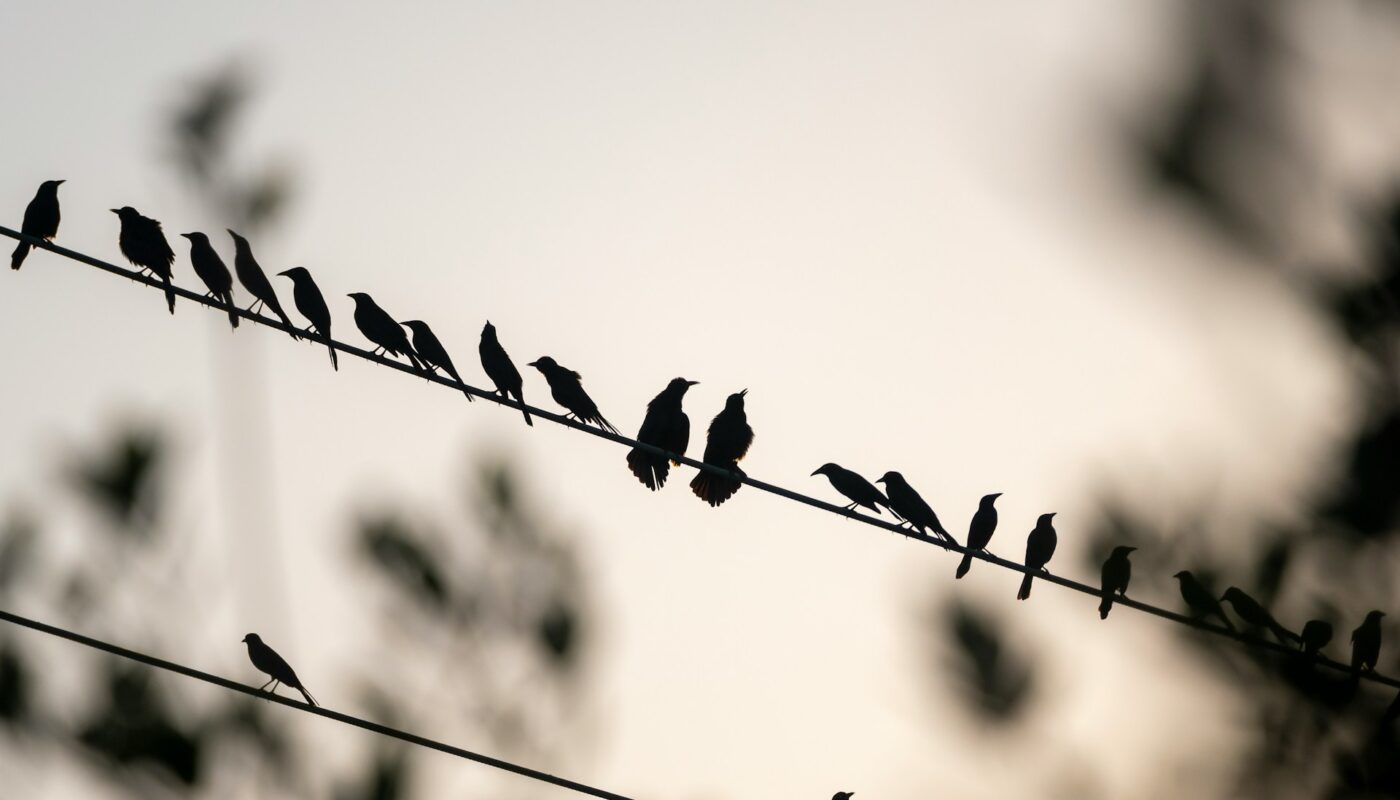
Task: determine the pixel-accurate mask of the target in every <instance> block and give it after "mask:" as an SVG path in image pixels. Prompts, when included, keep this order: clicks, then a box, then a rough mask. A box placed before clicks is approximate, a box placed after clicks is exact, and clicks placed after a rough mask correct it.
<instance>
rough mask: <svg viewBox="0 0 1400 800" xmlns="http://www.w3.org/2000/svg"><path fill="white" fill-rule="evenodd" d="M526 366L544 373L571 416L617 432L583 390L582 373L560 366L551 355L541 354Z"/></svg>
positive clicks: (551, 388)
mask: <svg viewBox="0 0 1400 800" xmlns="http://www.w3.org/2000/svg"><path fill="white" fill-rule="evenodd" d="M525 366H527V367H534V368H535V369H537V370H539V371H540V373H541V374H543V375H544V379H545V381H546V382H548V383H549V393H550V395H551V396H552V397H553V398H554V402H556V403H558V404H559V405H561V406H563V407H564V408H566V409H568V410H569V414H568V415H569V416H571V417H574V418H575V419H577V420H578V421H579V422H582V423H585V424H587V423H589V422H592V423H593V424H595V425H597V426H598V427H600V428H602V429H603V430H605V431H611V432H613V433H617V428H614V427H613V424H612V423H611V422H608V421H607V419H605V418H604V417H603V415H602V414H601V413H599V412H598V404H597V403H595V402H593V398H591V397H589V396H588V392H585V391H584V390H583V376H582V375H580V374H578V373H577V372H574V371H573V370H571V369H569V368H568V367H561V366H559V362H557V361H555V360H554V359H552V358H550V357H549V356H541V357H540V358H537V359H535V360H534V361H531V362H530V363H529V364H526V365H525Z"/></svg>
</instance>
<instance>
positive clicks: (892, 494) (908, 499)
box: [875, 471, 957, 545]
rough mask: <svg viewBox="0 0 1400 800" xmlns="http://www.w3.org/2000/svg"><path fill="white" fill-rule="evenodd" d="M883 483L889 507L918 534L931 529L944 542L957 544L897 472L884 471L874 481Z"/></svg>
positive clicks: (935, 515) (931, 510)
mask: <svg viewBox="0 0 1400 800" xmlns="http://www.w3.org/2000/svg"><path fill="white" fill-rule="evenodd" d="M875 482H876V483H883V484H885V496H886V497H888V498H889V501H890V503H889V509H890V511H891V512H893V513H894V515H895V516H897V517H902V518H903V519H904V521H905V522H907V523H909V525H910V526H912V527H913V528H914V530H916V531H918V532H919V533H920V534H925V535H926V532H927V531H928V530H932V531H933V532H934V533H936V534H938V535H939V536H940V537H941V538H942V539H943V540H944V543H945V545H946V544H957V541H956V540H955V539H954V538H953V536H952V534H950V533H948V531H947V530H946V529H945V528H944V527H943V523H941V522H939V521H938V515H937V514H935V513H933V509H932V508H929V505H928V503H926V502H924V498H922V497H920V496H919V493H918V492H916V491H914V487H913V486H910V485H909V482H908V481H906V480H905V479H904V476H903V475H901V474H899V473H898V472H893V471H891V472H886V473H885V474H884V475H881V476H880V477H879V478H878V479H876V481H875Z"/></svg>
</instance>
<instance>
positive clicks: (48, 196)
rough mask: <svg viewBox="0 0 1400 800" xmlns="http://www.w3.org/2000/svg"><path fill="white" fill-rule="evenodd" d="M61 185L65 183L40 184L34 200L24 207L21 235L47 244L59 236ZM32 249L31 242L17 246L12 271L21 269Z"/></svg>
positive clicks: (12, 260)
mask: <svg viewBox="0 0 1400 800" xmlns="http://www.w3.org/2000/svg"><path fill="white" fill-rule="evenodd" d="M61 183H63V181H44V182H43V183H41V184H39V191H37V192H35V193H34V199H33V200H30V201H29V205H27V206H25V207H24V221H23V222H22V223H21V224H20V226H19V229H20V232H21V233H27V234H29V235H30V236H34V237H37V238H40V239H43V240H44V241H46V242H52V241H53V237H55V236H57V235H58V219H59V213H58V186H59V184H61ZM30 247H31V245H30V244H29V242H20V243H19V244H17V245H15V252H14V253H13V254H11V255H10V269H19V268H20V265H21V264H23V263H24V258H25V256H27V255H29V248H30Z"/></svg>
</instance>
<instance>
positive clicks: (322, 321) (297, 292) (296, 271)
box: [277, 267, 340, 371]
mask: <svg viewBox="0 0 1400 800" xmlns="http://www.w3.org/2000/svg"><path fill="white" fill-rule="evenodd" d="M277 274H278V275H281V276H282V277H284V278H291V279H292V303H293V304H294V305H296V307H297V311H298V312H299V313H300V314H301V315H302V316H303V317H306V321H307V322H309V323H311V324H310V325H307V326H306V327H305V328H303V329H302V330H306V331H315V332H316V333H318V334H320V335H321V336H322V337H323V338H324V339H325V340H326V349H328V350H330V351H331V369H334V370H336V371H339V370H340V359H339V358H337V357H336V354H335V345H334V344H332V343H331V310H330V307H329V306H327V305H326V296H325V295H323V294H321V287H319V286H317V285H316V281H315V280H313V279H312V277H311V273H310V272H309V271H308V270H307V269H306V267H292V268H291V269H284V270H282V271H281V272H279V273H277Z"/></svg>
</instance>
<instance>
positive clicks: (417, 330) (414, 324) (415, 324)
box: [399, 319, 428, 335]
mask: <svg viewBox="0 0 1400 800" xmlns="http://www.w3.org/2000/svg"><path fill="white" fill-rule="evenodd" d="M399 324H400V325H402V326H404V327H405V328H408V329H409V330H411V331H413V333H414V334H415V335H417V334H421V333H423V332H424V331H426V330H428V323H426V322H424V321H423V320H421V319H411V320H408V321H406V322H400V323H399Z"/></svg>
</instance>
